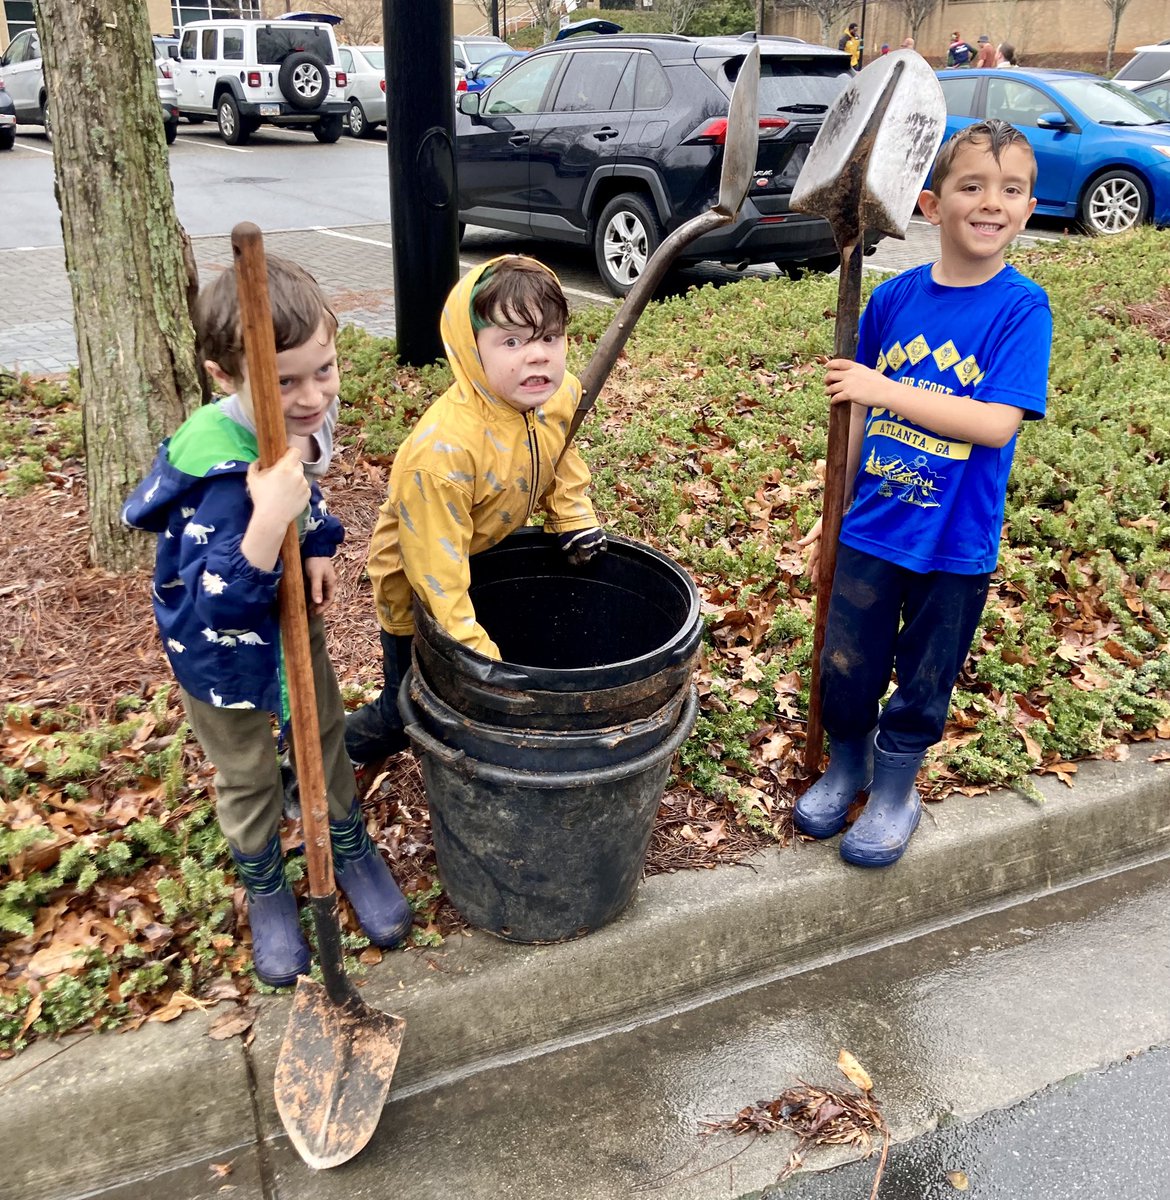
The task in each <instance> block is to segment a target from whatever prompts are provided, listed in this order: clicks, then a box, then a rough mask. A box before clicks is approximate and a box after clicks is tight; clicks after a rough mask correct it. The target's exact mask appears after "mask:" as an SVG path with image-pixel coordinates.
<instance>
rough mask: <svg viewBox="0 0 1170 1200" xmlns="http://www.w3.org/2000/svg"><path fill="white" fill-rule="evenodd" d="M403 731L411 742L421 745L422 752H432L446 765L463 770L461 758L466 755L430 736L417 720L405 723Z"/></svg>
mask: <svg viewBox="0 0 1170 1200" xmlns="http://www.w3.org/2000/svg"><path fill="white" fill-rule="evenodd" d="M403 732H404V733H405V734H406V736H407V737H408V738H410V740H411V741H412V742H416V743H417V744H418V745H419V746H421V747H422V749H423V752H424V753H426V754H433V755H434V756H435V757H436V758H437V759H439V760H440V761H441V762H443V763H444V764H445V765H446V766H448V767H452V768H454V769H455V770H465V765H464V764H463V759H464V758H466V757H467V756H466V755H465V754H464V753H463V751H462V750H456V749H454V747H452V746H446V745H444V744H443V743H442V742H440V741H438V740H437V739H436V738H433V737H431V735H430V734H429V733H427V731H426V730H425V729H424V728H423V727H422V726H421V725H419V724H418V723H417V722H415V723H414V724H411V725H407V726H406V728H405V729H404V730H403Z"/></svg>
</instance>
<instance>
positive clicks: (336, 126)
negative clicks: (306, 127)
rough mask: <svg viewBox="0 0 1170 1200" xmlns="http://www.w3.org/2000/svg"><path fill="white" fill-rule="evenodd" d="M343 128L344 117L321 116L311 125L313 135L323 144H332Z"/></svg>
mask: <svg viewBox="0 0 1170 1200" xmlns="http://www.w3.org/2000/svg"><path fill="white" fill-rule="evenodd" d="M344 128H345V118H344V117H322V118H321V119H320V120H319V121H318V122H317V124H316V125H314V126H313V136H314V137H315V138H316V139H317V141H319V142H324V143H325V145H327V146H329V145H332V144H333V143H334V142H335V141H337V139H338V138H339V137H341V131H342V129H344Z"/></svg>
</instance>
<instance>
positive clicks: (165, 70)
mask: <svg viewBox="0 0 1170 1200" xmlns="http://www.w3.org/2000/svg"><path fill="white" fill-rule="evenodd" d="M158 73H159V74H160V75H161V76H162V77H163V78H164V79H170V78H171V68H170V66H169V65H168V64H167V63H165V62H160V63H159V64H158ZM0 86H2V85H0Z"/></svg>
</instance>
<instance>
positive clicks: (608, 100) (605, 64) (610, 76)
mask: <svg viewBox="0 0 1170 1200" xmlns="http://www.w3.org/2000/svg"><path fill="white" fill-rule="evenodd" d="M629 61H630V52H629V51H628V50H621V51H617V50H578V51H577V53H576V54H574V55H572V56H571V57H570V59H569V65H568V67H567V68H566V70H565V74H564V78H563V79H562V80H561V86H560V87H559V88H558V89H557V99H556V103H555V104H554V105H553V111H554V112H610V111H611V110H612V108H613V98H614V94H615V93H616V92H617V86H618V84H619V83H620V82H621V78H622V72H623V71H625V69H626V64H627V63H628V62H629Z"/></svg>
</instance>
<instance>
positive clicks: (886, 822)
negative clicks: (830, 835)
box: [841, 745, 926, 867]
mask: <svg viewBox="0 0 1170 1200" xmlns="http://www.w3.org/2000/svg"><path fill="white" fill-rule="evenodd" d="M925 757H926V752H925V751H922V752H921V753H918V754H891V753H889V752H888V751H886V750H883V749H882V748H881V746H879V745H875V746H874V750H873V785H872V786H871V787H870V789H869V801H868V802H867V803H866V806H865V811H864V812H863V813H862V814H861V816H860V817H858V818H857V820H856V821H854V822H853V825H852V827H851V828H850V829H849V832H848V833H846V834H845V836H844V837H843V838H842V839H841V857H842V858H843V859H844V860H845V861H846V862H848V863H852V864H853V865H854V866H855V867H888V866H889V865H890V864H891V863H895V862H897V861H898V859H900V858H901V857H902V854H903V852H904V851H905V849H906V847H907V846H908V845H909V844H910V835H911V834H912V833H913V832H914V830H915V829H917V828H918V821H919V819H920V818H921V816H922V801H921V799H920V798H919V795H918V792H917V791H916V790H915V787H914V780H915V778H916V777H917V775H918V768H919V767H921V766H922V760H923V759H924V758H925Z"/></svg>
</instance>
